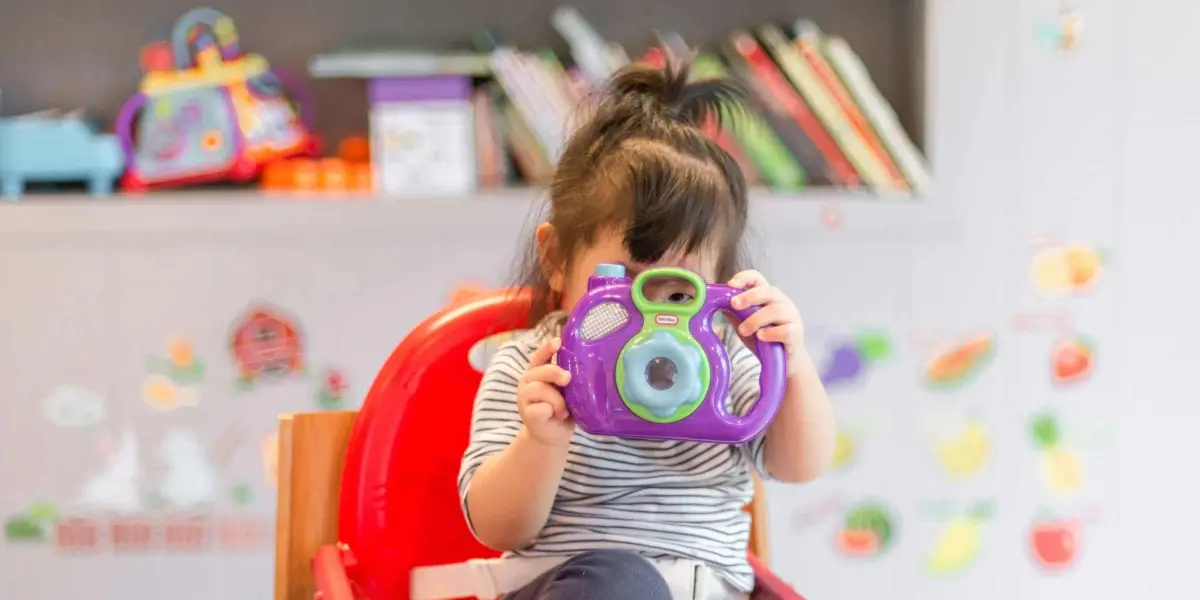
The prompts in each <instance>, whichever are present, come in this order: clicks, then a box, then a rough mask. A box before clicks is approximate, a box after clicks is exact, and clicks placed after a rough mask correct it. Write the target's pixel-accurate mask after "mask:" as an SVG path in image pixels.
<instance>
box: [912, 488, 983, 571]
mask: <svg viewBox="0 0 1200 600" xmlns="http://www.w3.org/2000/svg"><path fill="white" fill-rule="evenodd" d="M994 510H995V506H994V505H993V503H992V502H980V503H979V504H976V505H975V506H973V507H971V508H970V509H969V510H967V511H965V512H963V513H961V514H957V515H954V516H953V517H951V518H950V519H949V520H948V521H946V522H945V523H944V524H943V525H942V528H941V531H939V532H938V534H937V538H936V540H935V541H934V544H933V549H932V551H930V553H929V554H927V555H926V556H925V571H926V572H927V573H929V574H930V575H933V576H936V577H945V576H950V575H956V574H958V573H961V572H963V571H964V570H966V569H967V567H969V566H971V565H972V564H974V562H975V559H977V558H978V557H979V554H980V551H981V550H982V549H983V524H984V523H985V522H986V521H987V520H988V519H990V518H991V517H992V514H993V512H994Z"/></svg>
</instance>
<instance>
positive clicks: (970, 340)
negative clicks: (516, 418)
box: [925, 333, 996, 390]
mask: <svg viewBox="0 0 1200 600" xmlns="http://www.w3.org/2000/svg"><path fill="white" fill-rule="evenodd" d="M995 353H996V338H995V336H994V335H992V334H991V333H976V334H974V335H971V336H968V337H967V338H965V339H963V340H962V341H961V342H958V343H956V344H954V345H952V346H950V347H947V348H942V349H939V350H937V351H935V352H934V355H933V357H932V358H930V360H929V362H928V363H926V364H925V381H926V383H927V384H928V385H929V386H930V387H932V388H935V389H940V390H950V389H955V388H958V387H961V386H962V385H964V384H965V383H966V382H967V381H969V380H970V379H971V378H972V377H974V376H976V375H978V374H979V373H980V372H981V371H983V369H984V367H986V366H987V365H988V364H989V363H990V362H991V359H992V357H993V356H995Z"/></svg>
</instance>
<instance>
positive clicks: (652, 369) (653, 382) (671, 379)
mask: <svg viewBox="0 0 1200 600" xmlns="http://www.w3.org/2000/svg"><path fill="white" fill-rule="evenodd" d="M678 372H679V369H678V368H677V367H676V366H675V363H673V362H671V359H669V358H663V357H661V356H660V357H658V358H656V359H654V360H652V361H650V364H648V365H646V381H648V382H649V383H650V387H652V388H654V389H656V390H665V389H667V388H670V387H671V386H673V385H675V375H676V374H677V373H678Z"/></svg>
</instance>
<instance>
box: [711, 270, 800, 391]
mask: <svg viewBox="0 0 1200 600" xmlns="http://www.w3.org/2000/svg"><path fill="white" fill-rule="evenodd" d="M729 287H732V288H737V289H739V290H746V291H744V292H742V293H740V294H738V295H737V296H734V297H733V301H732V304H733V307H734V308H736V309H738V310H742V309H745V308H748V307H751V306H761V307H762V308H760V309H758V311H756V312H755V313H754V314H752V315H750V317H749V318H747V319H746V320H745V321H742V322H741V323H738V324H737V332H738V335H739V336H741V338H742V342H743V343H745V344H746V346H747V347H749V348H750V350H754V349H755V343H754V340H755V338H757V339H760V340H763V341H764V342H779V343H781V344H783V347H784V350H785V351H786V353H787V359H788V363H787V368H788V375H789V376H791V375H792V374H793V373H795V372H796V370H797V369H798V368H799V366H800V364H801V361H800V359H801V358H802V356H803V353H804V351H805V350H804V322H803V321H801V319H800V309H798V308H796V303H794V302H792V300H791V299H790V298H788V297H787V296H786V295H785V294H784V293H783V292H782V291H780V289H779V288H777V287H775V286H773V285H771V284H769V283H767V278H766V277H763V275H762V273H759V272H758V271H742V272H741V273H738V274H737V275H734V276H733V279H730V280H729Z"/></svg>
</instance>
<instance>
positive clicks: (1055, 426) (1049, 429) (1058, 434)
mask: <svg viewBox="0 0 1200 600" xmlns="http://www.w3.org/2000/svg"><path fill="white" fill-rule="evenodd" d="M1030 433H1031V434H1032V436H1033V440H1034V443H1035V444H1037V447H1038V449H1039V450H1041V452H1042V459H1041V475H1042V481H1043V482H1044V483H1045V484H1046V487H1048V488H1050V490H1051V491H1053V492H1054V493H1056V494H1058V495H1060V496H1071V495H1073V494H1074V493H1075V492H1076V491H1078V490H1079V487H1080V485H1081V484H1082V483H1083V469H1082V467H1081V466H1080V464H1079V459H1078V458H1077V457H1076V456H1075V454H1074V453H1073V452H1072V451H1071V450H1070V449H1069V448H1067V447H1066V445H1065V444H1064V443H1063V440H1062V438H1063V436H1062V429H1061V427H1060V426H1059V423H1058V418H1057V417H1055V416H1054V415H1052V414H1049V413H1042V414H1039V415H1036V416H1034V418H1033V420H1032V421H1031V423H1030Z"/></svg>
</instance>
